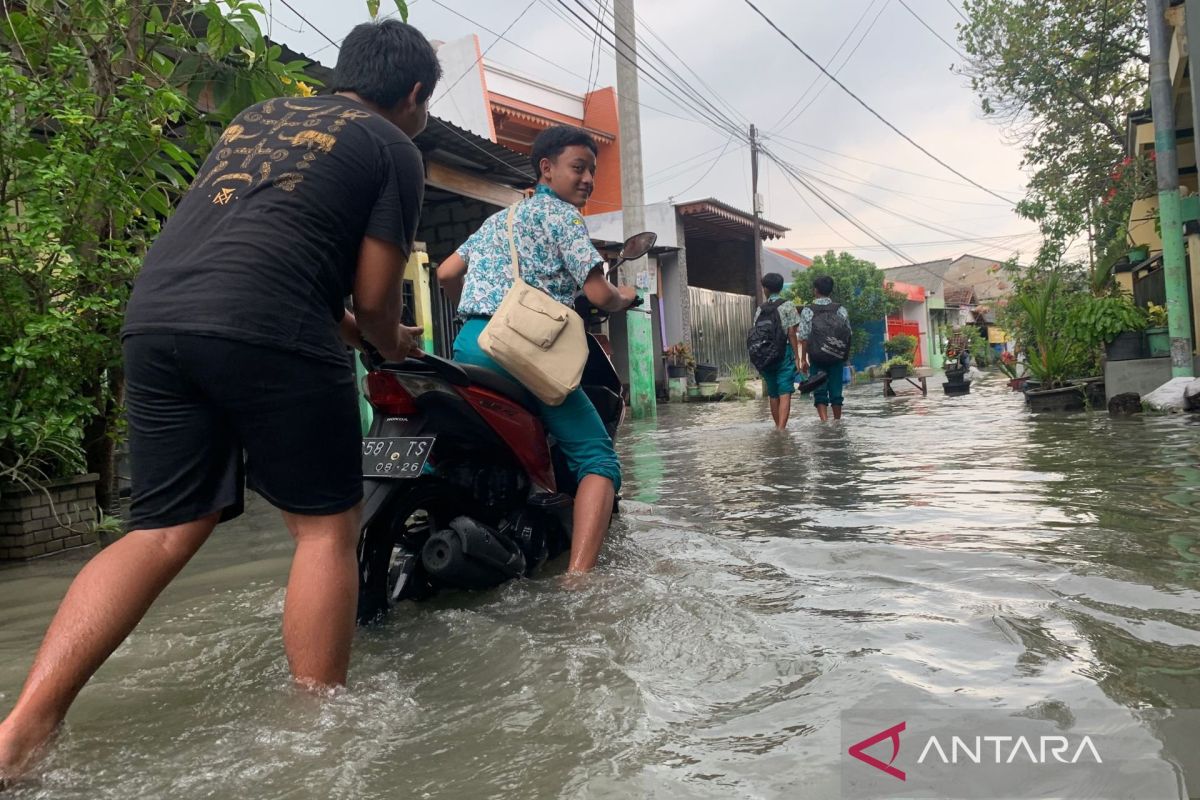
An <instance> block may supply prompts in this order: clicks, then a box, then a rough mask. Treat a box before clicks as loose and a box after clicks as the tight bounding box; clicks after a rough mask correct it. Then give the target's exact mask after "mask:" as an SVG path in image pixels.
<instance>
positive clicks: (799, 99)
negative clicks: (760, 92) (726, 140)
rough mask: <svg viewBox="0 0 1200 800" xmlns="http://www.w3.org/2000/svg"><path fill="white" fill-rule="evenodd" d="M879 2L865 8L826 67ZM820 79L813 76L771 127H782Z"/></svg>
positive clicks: (831, 62) (835, 58) (876, 0)
mask: <svg viewBox="0 0 1200 800" xmlns="http://www.w3.org/2000/svg"><path fill="white" fill-rule="evenodd" d="M878 2H879V0H871V4H870V5H868V6H867V7H866V8H864V9H863V12H862V14H860V15H859V17H858V20H857V21H856V22H855V23H854V24H853V25H852V26H851V27H850V30H849V31H847V32H846V36H845V38H844V39H842V43H841V44H839V45H838V46H837V50H834V51H833V55H831V56H830V57H829V60H828V61H826V62H825V66H826V67H829V66H831V65H832V64H833V62H834V61H836V60H837V57H838V56H839V55H841V54H842V50H843V49H845V47H846V45H847V44H848V43H849V42H850V40H851V39H852V38H853V37H854V34H855V32H856V31H857V30H858V28H859V26H860V25H862V23H863V20H864V19H866V18H867V14H870V13H871V9H873V8H875V5H876V3H878ZM885 2H886V0H885ZM819 80H821V76H820V75H817V76H816V77H815V78H813V79H812V82H811V83H809V84H808V86H807V87H806V88H805V89H804V91H803V92H801V93H800V96H799V97H797V98H796V102H794V103H792V105H791V107H790V108H789V109H788V110H787V111H785V112H783V113H782V114H780V115H779V119H777V120H775V124H773V125H772V126H771V127H772V128H778V127H780V125H779V124H780V123H781V122H783V121H784V120H785V119H787V118H788V116H789V115H790V114H791V113H792V112H793V111H795V110H796V107H797V106H799V105H800V104H801V103H802V102H804V98H805V97H807V96H808V93H809V92H811V91H812V89H813V87H814V86H816V85H817V81H819Z"/></svg>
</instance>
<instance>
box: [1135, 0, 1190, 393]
mask: <svg viewBox="0 0 1200 800" xmlns="http://www.w3.org/2000/svg"><path fill="white" fill-rule="evenodd" d="M1146 11H1147V14H1146V16H1147V17H1148V18H1149V25H1148V27H1149V32H1150V107H1151V110H1152V112H1153V114H1154V153H1155V166H1156V168H1157V173H1158V219H1159V227H1160V228H1161V229H1162V242H1163V272H1164V277H1165V278H1166V285H1167V324H1168V325H1169V326H1170V328H1169V330H1170V335H1171V374H1172V375H1173V376H1174V377H1177V378H1179V377H1184V378H1190V377H1192V376H1193V372H1194V367H1193V363H1194V362H1193V354H1192V321H1191V319H1192V314H1191V301H1190V298H1189V297H1188V274H1187V257H1186V254H1185V253H1184V249H1183V210H1182V208H1181V207H1180V201H1179V159H1178V158H1177V154H1176V152H1175V90H1174V87H1173V86H1172V85H1171V73H1170V68H1169V66H1168V64H1167V61H1168V59H1169V58H1170V54H1171V39H1170V30H1169V28H1168V26H1167V17H1166V13H1167V0H1148V2H1147V8H1146Z"/></svg>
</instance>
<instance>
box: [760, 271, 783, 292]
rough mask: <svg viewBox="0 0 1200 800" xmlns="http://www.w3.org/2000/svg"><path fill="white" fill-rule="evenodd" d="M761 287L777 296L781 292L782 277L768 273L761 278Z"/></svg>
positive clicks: (774, 273) (775, 273)
mask: <svg viewBox="0 0 1200 800" xmlns="http://www.w3.org/2000/svg"><path fill="white" fill-rule="evenodd" d="M762 287H763V288H764V289H766V290H767V292H768V293H770V294H779V293H780V292H782V291H783V276H782V275H780V274H779V273H778V272H768V273H767V274H766V275H763V276H762Z"/></svg>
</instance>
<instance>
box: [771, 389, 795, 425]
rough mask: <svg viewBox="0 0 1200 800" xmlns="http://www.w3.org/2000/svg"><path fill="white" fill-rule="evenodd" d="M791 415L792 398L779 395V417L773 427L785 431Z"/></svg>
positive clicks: (786, 395)
mask: <svg viewBox="0 0 1200 800" xmlns="http://www.w3.org/2000/svg"><path fill="white" fill-rule="evenodd" d="M791 413H792V396H791V395H790V394H781V395H780V396H779V417H778V419H776V420H775V427H776V428H778V429H779V430H781V431H782V430H786V429H787V424H788V417H789V416H791Z"/></svg>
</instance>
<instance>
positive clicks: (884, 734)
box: [849, 722, 907, 781]
mask: <svg viewBox="0 0 1200 800" xmlns="http://www.w3.org/2000/svg"><path fill="white" fill-rule="evenodd" d="M904 728H905V723H903V722H901V723H900V724H899V725H893V726H892V727H890V728H888V729H887V730H886V731H880V732H879V733H877V734H875V735H874V736H872V737H870V738H868V739H863V740H862V741H861V742H856V743H855V744H852V745H850V751H849V752H850V755H852V756H854V757H855V758H857V759H858V760H859V761H861V762H863V763H864V764H869V765H870V766H872V767H874V768H875V769H877V770H881V771H883V772H886V773H887V774H888V775H891V776H892V777H893V778H897V779H899V780H902V781H903V780H907V776H906V775H905V774H904V770H901V769H896V768H895V767H893V766H892V763H893V762H894V761H895V760H896V757H897V756H898V755H900V734H901V733H902V732H903V731H904ZM884 739H890V740H891V742H892V757H891V758H889V759H888V763H886V764H885V763H883V762H882V761H880V760H879V759H878V758H875V756H872V755H868V754H867V753H866V752H864V751H865V750H866V749H867V748H868V747H874V746H875V745H877V744H879V743H880V742H882V741H883V740H884Z"/></svg>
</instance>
